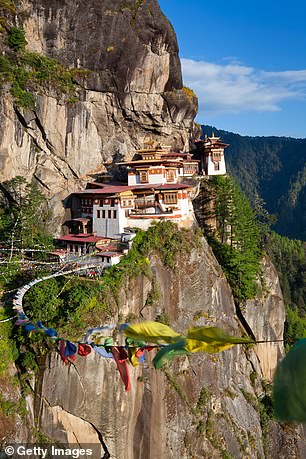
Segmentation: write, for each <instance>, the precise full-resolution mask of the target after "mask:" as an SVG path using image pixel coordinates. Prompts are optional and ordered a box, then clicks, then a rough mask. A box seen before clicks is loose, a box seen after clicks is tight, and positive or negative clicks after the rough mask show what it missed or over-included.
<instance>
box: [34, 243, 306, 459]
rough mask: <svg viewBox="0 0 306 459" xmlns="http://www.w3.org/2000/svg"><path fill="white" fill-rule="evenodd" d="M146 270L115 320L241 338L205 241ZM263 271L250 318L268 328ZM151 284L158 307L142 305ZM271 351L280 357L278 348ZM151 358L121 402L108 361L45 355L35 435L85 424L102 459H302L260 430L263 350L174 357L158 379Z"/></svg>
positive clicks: (267, 429) (299, 443)
mask: <svg viewBox="0 0 306 459" xmlns="http://www.w3.org/2000/svg"><path fill="white" fill-rule="evenodd" d="M150 261H151V267H152V272H153V279H148V278H146V277H138V278H134V279H131V280H129V282H128V284H127V285H126V286H125V288H123V289H122V291H121V292H120V295H118V298H119V304H118V311H120V317H126V316H127V315H130V316H131V315H134V317H135V316H140V317H142V318H144V319H155V318H156V316H157V315H158V314H159V315H161V314H163V316H164V317H167V318H168V319H169V321H170V323H171V326H173V328H174V329H175V330H177V331H179V332H182V333H184V332H185V331H186V330H187V329H188V327H189V326H190V325H192V324H197V325H216V326H221V327H222V328H223V329H225V330H227V331H228V332H230V333H232V334H236V335H241V334H242V333H243V328H242V327H241V325H240V322H239V320H238V318H237V316H236V313H235V305H234V301H233V298H232V295H231V290H230V288H229V286H228V284H227V281H226V279H225V277H224V274H223V273H222V271H221V269H220V267H219V265H218V264H217V262H216V260H215V258H214V256H213V254H212V252H211V250H210V249H209V247H208V245H207V243H206V241H205V240H203V244H202V247H201V248H200V249H198V250H194V251H193V252H192V254H191V256H190V257H187V256H183V255H182V256H181V258H180V259H179V260H178V263H177V266H176V269H175V270H174V271H170V270H168V269H166V268H165V267H164V266H163V265H162V263H161V262H160V260H159V258H157V257H155V256H153V257H152V258H151V260H150ZM264 269H265V275H266V278H267V293H266V295H265V296H263V297H262V298H261V300H260V307H261V313H260V316H263V317H270V320H271V317H272V315H273V314H272V312H271V311H274V312H275V317H277V315H278V316H280V317H283V314H284V305H283V303H282V302H281V301H280V298H279V297H278V294H279V291H278V287H277V280H276V278H275V273H274V272H273V270H272V268H271V266H270V264H269V263H268V261H267V260H266V261H265V264H264ZM153 283H154V288H155V289H158V291H159V300H158V301H157V302H156V303H155V304H153V305H152V304H150V305H148V304H147V303H146V300H147V297H148V295H149V293H150V291H151V289H152V285H153ZM273 286H274V287H273ZM275 289H276V290H275ZM253 306H254V305H253ZM258 306H259V303H258ZM250 307H251V304H249V305H247V309H248V308H250ZM271 314H272V315H271ZM247 317H248V320H249V324H251V325H250V326H252V327H253V331H254V334H256V333H258V332H259V328H260V325H258V326H257V325H256V323H255V320H254V321H253V322H252V317H251V314H250V313H249V312H248V315H247ZM273 317H274V316H273ZM118 319H119V315H118V316H117V317H114V320H115V321H116V320H118ZM256 327H257V328H256ZM277 327H278V325H275V323H272V324H271V326H270V328H271V330H269V326H268V325H267V324H266V327H265V332H264V333H265V334H264V335H262V337H267V338H268V337H271V336H276V337H278V336H279V333H280V334H281V333H282V330H280V329H278V328H277ZM273 328H275V331H273ZM259 346H261V347H260V352H261V354H260V352H259V351H258V347H259ZM276 346H277V348H278V349H279V352H280V353H282V352H283V349H282V346H280V345H276ZM265 353H266V355H267V358H266V359H264V360H263V359H262V358H260V356H261V355H264V354H265ZM270 355H271V360H269V356H270ZM151 359H152V357H151V355H150V354H149V358H148V361H147V362H146V363H145V364H144V365H141V366H139V367H137V368H135V369H132V370H131V373H132V390H131V392H130V393H126V392H125V391H124V386H123V385H122V383H121V381H120V378H119V375H118V372H117V370H116V369H115V364H114V362H113V361H110V360H108V359H103V358H101V357H99V356H97V355H95V354H94V353H91V354H90V355H89V356H88V357H86V358H82V357H78V359H77V361H76V364H75V365H68V366H67V365H64V364H63V363H62V362H61V360H60V358H59V356H58V355H57V354H54V353H53V354H50V355H49V357H48V359H47V362H46V367H45V370H44V372H43V373H42V375H41V378H40V384H39V382H38V386H37V388H38V390H36V391H35V392H36V394H37V395H36V397H35V403H34V406H35V410H34V412H35V413H36V414H35V415H34V416H35V418H36V420H37V421H38V427H39V429H40V430H41V431H42V432H43V433H44V434H45V435H47V436H48V437H51V438H53V439H54V440H56V441H59V440H60V438H59V437H61V440H63V438H64V437H65V435H66V441H68V439H69V438H70V437H71V434H72V433H73V432H74V431H75V432H79V430H80V428H81V429H82V425H83V424H82V423H85V424H86V425H87V426H92V429H91V433H89V434H88V435H89V436H88V438H89V439H93V438H94V435H95V433H96V432H98V433H99V435H100V442H101V444H102V445H104V446H103V448H104V451H106V452H107V451H108V452H109V454H110V457H111V458H116V459H136V458H137V459H139V458H142V459H151V458H152V459H153V458H160V457H162V458H164V459H171V458H173V459H174V458H177V457H180V458H182V459H187V458H188V459H190V458H191V457H193V458H204V457H205V458H221V457H233V458H235V459H238V458H254V459H255V458H258V457H269V458H275V459H276V458H279V457H285V456H282V454H283V453H282V451H285V450H286V453H288V455H287V457H303V454H304V452H305V450H306V449H305V448H306V444H305V441H304V440H303V438H304V436H303V435H299V432H298V431H297V430H296V429H295V428H293V427H292V428H290V429H284V427H282V426H281V425H280V424H277V423H276V422H274V421H270V420H269V413H268V411H265V410H266V405H265V404H264V403H263V402H262V400H263V397H264V396H266V397H268V396H267V394H266V392H265V391H266V386H265V385H263V384H262V381H263V380H264V379H265V376H266V375H268V376H269V375H270V374H271V372H272V371H273V370H274V367H275V363H276V360H275V353H274V352H272V354H271V344H269V343H268V344H261V345H258V346H256V347H255V348H253V347H251V348H245V347H244V346H235V347H233V348H231V349H229V350H227V351H225V352H222V353H219V354H215V355H212V354H195V355H193V356H192V357H181V358H178V359H176V360H175V361H174V362H173V363H172V364H171V365H170V366H169V367H168V368H167V369H166V370H164V371H157V370H154V369H153V367H152V364H151ZM55 420H56V422H55ZM68 424H69V428H67V426H68ZM55 425H56V426H60V428H58V429H56V428H55V427H54V426H55ZM300 433H302V432H300ZM280 444H283V445H286V447H285V446H284V448H285V449H282V448H281V447H280V446H279V445H280Z"/></svg>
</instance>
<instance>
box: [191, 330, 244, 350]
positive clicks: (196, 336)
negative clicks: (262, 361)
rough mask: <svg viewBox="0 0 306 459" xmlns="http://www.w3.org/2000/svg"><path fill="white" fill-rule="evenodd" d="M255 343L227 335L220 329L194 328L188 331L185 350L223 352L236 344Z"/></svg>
mask: <svg viewBox="0 0 306 459" xmlns="http://www.w3.org/2000/svg"><path fill="white" fill-rule="evenodd" d="M245 343H253V341H252V340H250V339H248V338H241V337H237V336H231V335H227V334H226V333H224V332H223V330H221V329H220V328H218V327H193V328H190V329H189V330H188V334H187V340H186V346H185V349H186V350H187V351H189V352H200V351H202V352H213V353H214V352H221V351H225V350H226V349H229V348H230V347H232V346H233V345H234V344H245Z"/></svg>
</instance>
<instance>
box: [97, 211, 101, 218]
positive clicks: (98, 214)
mask: <svg viewBox="0 0 306 459" xmlns="http://www.w3.org/2000/svg"><path fill="white" fill-rule="evenodd" d="M100 214H101V212H100V210H97V218H100Z"/></svg>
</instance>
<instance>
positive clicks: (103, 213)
mask: <svg viewBox="0 0 306 459" xmlns="http://www.w3.org/2000/svg"><path fill="white" fill-rule="evenodd" d="M102 218H105V210H102Z"/></svg>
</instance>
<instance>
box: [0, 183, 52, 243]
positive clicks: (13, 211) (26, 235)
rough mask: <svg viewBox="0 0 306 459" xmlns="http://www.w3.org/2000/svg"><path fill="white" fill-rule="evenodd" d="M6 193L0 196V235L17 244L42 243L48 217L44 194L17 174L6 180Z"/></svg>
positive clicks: (3, 238) (45, 233)
mask: <svg viewBox="0 0 306 459" xmlns="http://www.w3.org/2000/svg"><path fill="white" fill-rule="evenodd" d="M2 186H3V188H4V189H5V190H6V191H7V193H8V195H9V196H10V197H11V199H8V195H5V194H4V193H2V195H1V196H0V238H1V240H2V241H5V240H6V241H8V242H9V241H10V245H12V244H13V246H14V247H15V248H16V247H17V248H18V247H19V248H24V247H26V248H31V247H33V246H35V244H40V243H43V244H44V243H45V242H46V236H48V233H47V231H48V230H47V228H48V222H49V220H50V218H51V215H50V211H49V210H48V209H47V205H46V198H45V197H44V195H43V194H42V193H41V191H40V190H39V188H38V186H37V185H35V184H33V183H28V182H27V181H26V179H25V178H24V177H20V176H17V177H15V178H13V179H11V180H9V181H7V182H5V183H3V185H2Z"/></svg>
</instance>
